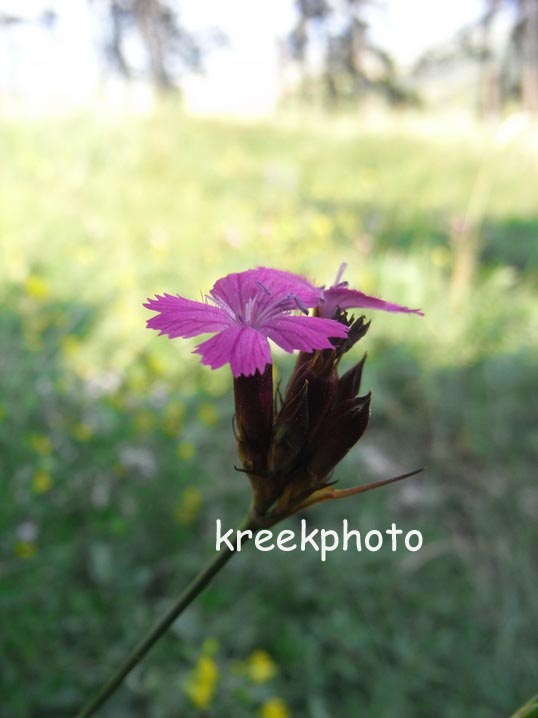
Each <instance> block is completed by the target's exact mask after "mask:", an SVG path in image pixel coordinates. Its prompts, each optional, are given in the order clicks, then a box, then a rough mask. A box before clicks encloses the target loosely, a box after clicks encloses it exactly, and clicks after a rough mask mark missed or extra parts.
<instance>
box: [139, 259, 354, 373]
mask: <svg viewBox="0 0 538 718" xmlns="http://www.w3.org/2000/svg"><path fill="white" fill-rule="evenodd" d="M319 299H320V290H319V289H317V288H316V287H314V286H313V285H312V284H310V282H308V281H307V280H306V279H304V278H303V277H300V276H298V275H296V274H291V273H289V272H284V271H281V270H276V269H268V268H266V267H259V268H257V269H249V270H247V271H245V272H238V273H234V274H229V275H228V276H226V277H223V278H222V279H219V280H218V281H217V282H216V283H215V285H214V286H213V289H212V290H211V291H210V293H209V296H206V301H205V302H195V301H192V300H190V299H185V298H184V297H180V296H179V295H171V294H164V295H162V296H159V295H157V296H156V298H155V299H148V301H147V303H146V304H144V306H145V307H146V308H147V309H151V310H153V311H156V312H158V314H156V315H155V316H154V317H152V318H151V319H149V320H148V322H147V326H148V328H150V329H156V330H158V331H159V333H160V334H166V335H167V336H168V337H170V339H175V338H176V337H183V338H184V339H187V338H189V337H194V336H197V335H199V334H206V333H212V332H215V335H214V336H213V337H211V338H210V339H208V340H207V341H205V342H202V343H201V344H199V345H198V346H197V347H196V349H195V353H196V354H200V355H201V356H202V364H205V365H207V366H210V367H211V368H212V369H218V368H219V367H221V366H223V365H224V364H228V363H229V364H230V366H231V369H232V373H233V375H234V376H235V377H238V376H241V375H243V376H250V375H252V374H254V373H255V372H256V371H259V372H260V373H263V371H264V369H265V367H266V366H267V364H270V363H271V352H270V349H269V342H268V339H271V340H272V341H274V342H275V344H277V345H278V346H280V347H281V348H282V349H284V350H285V351H287V352H292V351H293V350H295V349H298V350H300V351H303V352H311V351H313V350H315V349H333V348H334V346H333V344H332V343H331V342H330V340H329V337H333V338H344V337H346V336H347V332H348V328H347V327H346V326H344V325H343V324H341V323H340V322H337V321H333V320H332V319H326V318H321V317H311V316H310V317H309V316H304V315H305V314H306V315H307V314H308V307H314V306H316V305H317V303H318V302H319ZM298 309H299V310H300V311H301V312H303V316H300V315H296V314H294V312H295V311H296V310H298Z"/></svg>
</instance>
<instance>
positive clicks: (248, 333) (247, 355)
mask: <svg viewBox="0 0 538 718" xmlns="http://www.w3.org/2000/svg"><path fill="white" fill-rule="evenodd" d="M194 353H195V354H201V356H202V364H204V365H206V366H210V367H211V368H212V369H218V368H219V367H221V366H224V364H228V363H229V364H230V366H231V369H232V374H233V375H234V376H236V377H237V376H241V375H243V376H250V375H251V374H255V373H256V370H258V371H259V372H260V374H262V373H263V370H264V369H265V367H266V366H267V364H270V363H271V352H270V350H269V343H268V341H267V339H266V338H265V336H263V334H260V332H258V331H256V330H255V329H252V327H247V326H244V325H243V326H240V325H235V326H230V327H228V328H227V329H224V330H223V331H222V332H219V334H215V336H214V337H211V339H208V340H207V341H205V342H203V343H202V344H199V345H198V346H197V347H196V349H195V351H194Z"/></svg>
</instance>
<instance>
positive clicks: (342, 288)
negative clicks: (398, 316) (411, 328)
mask: <svg viewBox="0 0 538 718" xmlns="http://www.w3.org/2000/svg"><path fill="white" fill-rule="evenodd" d="M346 266H347V265H346V264H342V265H341V266H340V269H339V270H338V274H337V275H336V279H335V283H334V284H333V285H332V287H329V289H323V288H322V290H321V298H320V300H319V304H318V312H319V316H320V317H326V318H332V317H334V316H335V314H336V311H337V309H342V310H343V309H351V308H354V309H355V308H356V309H382V310H383V311H385V312H404V313H405V314H420V316H424V313H423V312H422V311H421V310H420V309H408V308H407V307H402V306H401V305H399V304H393V303H392V302H385V301H383V300H382V299H377V297H370V296H369V295H368V294H364V292H359V290H358V289H348V282H342V281H340V280H341V279H342V275H343V273H344V271H345V269H346Z"/></svg>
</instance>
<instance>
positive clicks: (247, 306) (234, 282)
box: [144, 264, 422, 525]
mask: <svg viewBox="0 0 538 718" xmlns="http://www.w3.org/2000/svg"><path fill="white" fill-rule="evenodd" d="M345 268H346V265H345V264H343V265H342V266H341V267H340V269H339V271H338V274H337V276H336V280H335V283H334V284H333V285H332V286H330V287H329V288H325V287H324V286H323V287H316V286H315V285H314V284H312V283H311V282H310V281H308V280H307V279H305V278H304V277H301V276H299V275H297V274H292V273H290V272H284V271H281V270H276V269H268V268H266V267H259V268H258V269H250V270H247V271H245V272H239V273H235V274H229V275H228V276H226V277H223V278H222V279H219V280H218V281H217V282H216V283H215V285H214V287H213V289H212V290H211V292H210V293H209V295H208V296H206V298H205V302H195V301H192V300H190V299H185V298H183V297H180V296H178V295H176V296H172V295H170V294H164V295H163V296H157V297H156V299H150V300H148V302H147V304H145V305H144V306H146V307H147V308H148V309H152V310H154V311H156V312H158V313H157V314H156V315H155V316H154V317H152V318H151V319H149V321H148V327H150V328H151V329H157V330H159V331H160V333H161V334H166V335H168V336H169V337H170V338H172V339H173V338H175V337H184V338H188V337H193V336H196V335H198V334H203V333H207V332H212V333H214V336H213V337H211V338H210V339H208V340H206V341H204V342H203V343H201V344H199V345H198V346H197V348H196V349H195V352H196V353H198V354H201V356H202V364H207V365H209V366H210V367H211V368H212V369H217V368H219V367H221V366H223V365H224V364H227V363H229V364H230V366H231V369H232V373H233V375H234V396H235V410H236V411H235V434H236V439H237V444H238V452H239V457H240V459H241V463H242V469H241V470H242V471H244V472H245V473H246V474H247V475H248V477H249V479H250V482H251V484H252V488H253V494H254V499H253V507H252V512H253V515H254V516H255V517H256V521H258V522H259V523H260V524H262V523H263V524H264V525H272V524H273V523H276V522H278V521H281V520H282V519H283V518H286V516H289V515H291V514H293V513H295V512H296V511H299V510H301V509H303V508H306V507H307V506H310V505H312V504H313V503H317V502H319V501H324V500H326V499H333V498H339V497H341V496H349V495H351V494H353V493H359V492H360V491H364V490H367V489H368V488H373V485H367V486H359V487H355V488H353V489H346V490H343V491H341V490H336V489H334V488H333V487H332V481H331V473H332V471H333V469H334V468H335V466H336V465H337V464H338V463H339V461H340V460H341V459H342V458H343V457H344V456H345V454H346V453H347V452H348V451H349V450H350V449H351V448H352V447H353V446H354V445H355V444H356V443H357V441H358V440H359V439H360V437H361V436H362V434H363V433H364V431H365V430H366V428H367V426H368V421H369V417H370V394H369V393H368V394H365V395H364V396H359V388H360V383H361V375H362V369H363V365H364V360H365V357H363V358H362V359H361V360H360V361H359V362H358V363H357V364H356V365H355V366H354V367H352V368H351V369H349V370H348V371H347V372H345V373H343V374H342V375H341V376H339V375H338V371H337V370H338V368H339V364H340V360H341V358H342V356H343V355H344V354H345V353H346V352H348V351H349V350H350V349H351V348H352V347H353V346H354V345H355V344H356V343H357V342H358V341H359V340H360V339H361V338H362V337H363V336H364V335H365V334H366V332H367V330H368V327H369V323H366V322H365V321H364V317H363V316H361V317H359V318H358V319H355V317H353V316H348V313H347V310H348V309H351V308H364V309H381V310H384V311H388V312H400V313H405V314H422V312H421V311H420V310H419V309H409V308H407V307H404V306H401V305H399V304H393V303H391V302H385V301H383V300H382V299H378V298H376V297H372V296H369V295H367V294H364V293H363V292H360V291H358V290H355V289H350V288H349V286H348V283H347V282H345V281H342V274H343V272H344V270H345ZM309 309H311V310H312V313H311V314H310V315H309ZM269 339H271V340H272V341H273V342H274V343H275V344H277V345H278V346H280V347H281V348H282V349H284V350H285V351H287V352H292V351H293V350H294V349H297V350H299V354H298V357H297V362H296V365H295V369H294V371H293V373H292V375H291V377H290V380H289V382H288V386H287V389H286V391H285V393H284V397H283V398H282V397H281V396H280V393H279V392H277V396H276V397H274V395H273V377H272V367H271V353H270V349H269V342H268V340H269ZM399 478H400V477H399ZM381 483H384V482H381Z"/></svg>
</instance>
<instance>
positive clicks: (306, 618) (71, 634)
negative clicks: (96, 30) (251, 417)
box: [0, 109, 538, 718]
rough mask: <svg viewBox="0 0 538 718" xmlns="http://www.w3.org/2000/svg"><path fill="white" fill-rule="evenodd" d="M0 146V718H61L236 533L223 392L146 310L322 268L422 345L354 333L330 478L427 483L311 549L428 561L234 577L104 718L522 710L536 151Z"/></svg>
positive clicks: (257, 130)
mask: <svg viewBox="0 0 538 718" xmlns="http://www.w3.org/2000/svg"><path fill="white" fill-rule="evenodd" d="M0 143H1V144H2V145H3V147H2V157H3V158H4V160H3V162H2V163H1V164H0V197H1V202H0V228H1V238H2V262H1V263H0V279H1V298H2V309H1V312H0V340H1V346H2V372H1V374H0V445H1V451H0V472H1V476H2V481H1V482H0V524H1V526H2V534H1V537H0V552H1V553H0V610H1V613H2V617H3V620H2V641H1V644H0V665H1V671H0V681H1V685H0V695H1V696H2V700H1V702H0V716H2V718H4V717H5V718H48V717H49V716H50V717H51V718H62V716H66V717H67V716H69V717H71V716H72V715H73V714H74V712H75V709H76V708H77V707H78V706H79V705H80V703H81V702H82V701H83V700H84V699H85V698H86V697H88V694H89V693H90V692H92V691H93V690H94V689H95V688H96V687H97V686H98V685H99V684H100V683H101V682H102V681H103V680H104V679H105V678H106V677H107V676H108V675H109V673H110V671H111V670H112V669H113V668H114V667H115V666H117V664H118V663H119V661H120V660H121V658H122V657H123V655H124V654H125V653H126V651H127V650H128V649H129V648H130V647H131V646H132V645H133V643H134V642H135V641H136V640H137V639H138V637H139V636H140V635H141V634H142V633H143V632H144V631H145V630H146V629H147V628H148V627H149V625H150V624H151V623H153V621H154V620H155V618H156V617H157V615H159V614H160V613H161V612H162V611H163V610H164V609H165V608H166V607H167V606H168V605H169V602H170V600H171V599H172V598H173V597H174V596H175V595H176V594H177V593H178V591H179V590H180V589H181V588H182V586H183V585H184V584H185V583H186V581H188V579H189V578H190V577H191V576H192V575H193V574H194V573H195V571H196V570H197V568H198V567H199V566H200V564H201V563H202V562H204V561H206V560H207V559H208V558H209V557H210V556H211V555H212V554H213V551H214V527H215V519H216V518H222V519H223V521H224V523H225V525H228V526H230V527H231V526H232V525H233V524H234V523H235V522H236V521H237V520H238V519H239V518H240V517H241V516H242V514H243V513H244V510H245V509H246V507H247V504H248V501H249V489H248V487H247V485H246V482H245V480H244V477H243V476H242V475H241V474H237V473H235V472H234V470H233V464H234V462H235V461H236V458H235V450H234V445H233V436H232V431H231V416H232V397H231V392H230V388H231V381H230V375H229V372H228V370H227V369H223V370H220V371H218V372H215V373H212V372H210V371H208V370H205V369H203V368H202V367H200V366H199V364H198V358H197V357H193V356H190V352H191V351H192V348H193V346H194V341H192V342H170V341H168V340H165V339H162V338H161V339H158V338H157V337H156V336H154V335H150V333H149V332H147V331H146V329H145V328H144V321H145V319H146V318H147V312H146V311H145V310H144V309H143V308H142V306H141V305H142V302H143V301H144V300H145V298H146V296H148V295H150V294H153V293H155V292H162V291H169V292H181V293H182V294H185V295H187V296H192V297H197V296H199V294H200V292H205V291H207V290H208V289H209V288H210V287H211V285H212V283H213V281H214V280H215V279H216V278H218V277H219V276H221V275H223V274H225V273H227V272H229V271H238V270H241V269H245V268H247V267H249V266H255V265H258V264H262V263H263V264H267V265H269V266H271V265H273V266H278V267H282V268H286V269H291V270H295V271H302V272H306V273H308V274H309V275H310V276H311V277H313V278H315V279H317V280H319V281H320V282H328V281H330V280H331V279H332V276H333V274H334V273H336V270H337V268H338V265H339V264H340V262H342V261H348V262H349V265H350V266H349V274H348V279H349V280H350V281H351V282H352V283H353V284H354V285H356V286H359V287H360V288H362V289H363V290H364V291H367V292H375V293H379V294H380V295H381V296H383V297H384V298H387V299H389V300H394V301H398V302H401V303H403V304H406V305H408V306H421V307H423V308H424V309H425V311H426V317H425V318H424V319H418V318H416V317H405V316H404V317H402V316H389V315H381V314H376V315H375V316H373V317H372V318H373V320H374V321H373V324H372V329H371V331H370V333H369V334H368V337H367V338H366V339H365V340H364V342H363V344H364V348H365V349H367V350H368V354H369V358H368V362H367V365H366V366H367V368H366V371H365V383H366V388H368V387H370V386H371V387H372V389H373V393H374V399H373V415H372V420H371V426H370V429H369V431H368V432H367V435H366V436H365V438H364V439H363V440H362V441H361V445H360V447H359V448H358V449H357V450H356V451H354V452H352V454H351V456H349V457H347V458H346V460H345V461H344V463H343V464H342V466H341V468H340V470H339V471H338V476H337V478H338V479H340V480H341V482H342V485H345V484H346V483H348V484H351V482H352V481H353V482H356V480H357V476H359V478H360V479H361V480H364V481H367V480H370V479H373V478H383V477H385V476H387V475H389V474H393V473H399V472H401V471H404V470H408V469H412V468H415V467H416V466H419V465H422V464H425V465H426V467H427V470H426V472H425V475H424V476H423V478H420V479H413V480H412V482H410V483H408V484H406V485H402V486H398V487H391V488H390V489H384V490H382V491H379V492H376V493H375V494H371V495H368V496H365V497H364V498H361V499H360V500H355V501H354V500H349V501H348V502H339V503H335V505H331V506H323V507H319V508H318V509H315V510H312V511H311V512H310V514H309V523H310V524H311V525H312V526H315V525H318V526H323V527H331V526H333V525H336V524H337V523H338V524H339V525H341V521H342V519H343V518H348V519H349V521H350V524H352V525H353V526H356V527H359V528H361V529H364V530H368V529H369V528H380V529H384V528H385V527H387V526H389V525H390V523H391V522H392V521H396V522H397V523H398V524H399V525H400V526H401V527H402V528H404V529H405V530H409V529H411V528H417V529H419V530H421V531H422V532H423V534H424V537H425V544H424V547H423V549H422V550H421V551H420V552H419V553H418V554H405V553H401V552H400V553H396V554H392V553H391V552H390V549H388V550H386V551H385V549H383V550H381V551H380V552H379V553H375V554H374V553H372V554H367V553H363V554H357V555H354V554H350V553H349V552H348V553H345V554H344V553H342V552H335V553H334V554H331V555H330V556H329V559H328V561H327V562H326V563H325V564H323V565H322V564H321V563H320V561H319V557H318V556H317V555H316V554H311V553H304V554H297V553H294V554H293V555H291V556H290V555H286V554H280V553H272V554H267V555H264V556H263V557H262V558H260V556H258V555H255V551H254V549H252V550H250V551H249V550H247V551H245V552H244V553H242V554H241V556H238V557H237V558H235V560H234V561H233V562H232V563H231V564H230V565H229V566H228V567H227V568H226V573H225V574H223V575H222V576H220V577H219V578H218V579H217V580H216V581H215V583H214V584H213V585H212V586H211V587H210V588H209V589H208V590H207V591H206V592H205V593H204V594H203V595H202V597H201V599H200V600H199V601H198V602H197V603H196V604H195V605H193V606H192V607H191V608H190V609H189V611H188V612H187V613H186V614H185V616H184V617H182V618H181V620H180V621H178V623H177V625H175V626H174V628H173V630H172V631H171V632H170V634H169V635H168V636H167V637H166V638H165V639H164V640H163V641H162V642H161V643H160V644H159V646H158V647H156V648H155V649H154V650H153V652H152V653H151V654H150V656H149V657H148V658H147V659H146V660H145V661H144V663H143V664H142V665H141V666H140V667H139V668H137V669H136V671H135V672H134V673H133V675H132V676H131V677H130V678H129V679H128V681H127V683H126V685H125V686H124V687H123V688H122V690H120V691H119V692H118V694H117V695H116V697H115V698H114V699H113V701H112V702H111V703H110V705H109V706H107V707H106V708H105V709H103V710H102V715H103V718H106V717H107V716H108V717H109V718H127V716H129V718H135V717H138V716H139V717H140V718H142V717H144V718H165V717H166V718H170V717H174V716H177V717H178V718H179V716H182V717H183V716H185V718H189V717H190V718H200V716H206V717H207V718H211V717H213V716H214V717H215V718H217V716H222V715H224V716H226V715H233V716H237V718H241V717H242V716H244V717H245V718H247V717H248V718H251V717H252V716H253V715H254V716H260V717H261V718H287V717H288V716H291V717H292V716H309V718H328V717H329V716H337V715H338V716H350V715H357V710H359V711H360V712H361V714H362V713H364V714H365V715H366V714H367V715H372V716H376V718H389V716H393V715H396V714H397V715H399V716H402V718H416V717H417V716H432V715H439V714H442V715H443V717H445V718H461V716H462V715H471V714H472V715H473V718H494V717H496V716H500V715H510V714H511V713H513V711H514V707H515V706H517V705H520V704H521V703H522V701H523V700H524V699H525V697H526V696H528V695H532V694H533V692H535V689H536V685H537V683H538V673H537V666H538V604H537V602H536V589H537V586H536V570H537V568H538V565H537V557H536V514H537V511H538V487H537V486H536V481H535V470H536V465H537V460H538V440H537V435H536V416H535V396H536V392H537V388H538V381H537V377H538V373H537V370H538V360H537V357H536V340H537V339H538V336H537V329H536V327H537V326H538V322H537V321H536V320H537V319H538V316H537V315H538V304H537V301H536V298H537V297H536V282H537V277H538V241H537V239H536V236H537V233H538V211H537V206H536V191H535V190H536V186H537V181H538V164H537V163H536V150H533V149H532V148H529V147H528V146H525V145H523V144H521V143H518V142H517V141H515V140H512V141H510V142H501V141H500V140H499V139H498V138H496V137H495V135H494V133H493V131H486V130H484V131H482V132H481V133H480V134H476V135H475V134H472V135H466V136H461V137H454V136H449V135H446V134H439V135H436V134H435V133H431V132H429V133H424V132H418V131H413V130H412V129H410V128H408V127H406V126H405V125H403V124H402V125H400V124H396V125H394V126H384V127H378V128H371V127H370V128H369V127H367V126H363V125H360V124H357V123H355V124H351V123H349V122H347V123H346V122H337V121H334V123H333V124H331V125H329V126H327V125H325V126H324V127H318V126H316V124H315V123H304V124H303V125H301V126H297V125H294V124H292V123H288V124H284V123H274V124H271V125H270V124H266V125H240V124H237V125H234V124H230V123H224V122H204V121H196V122H195V121H191V120H187V119H185V118H183V117H181V116H179V115H178V114H175V113H172V112H170V111H168V110H166V109H163V111H162V112H159V113H156V114H155V115H154V116H151V117H148V118H144V119H142V118H138V119H136V118H132V119H129V120H128V121H122V122H117V123H116V122H112V121H110V122H106V123H105V122H104V121H102V120H100V121H97V120H92V119H90V118H87V117H86V118H83V117H79V118H75V119H71V120H61V121H60V120H56V121H48V122H40V123H30V122H28V123H23V122H17V123H11V122H8V121H6V120H4V121H2V127H1V133H0ZM477 198H478V199H477ZM460 217H463V218H464V223H463V225H462V226H463V227H467V228H468V227H472V232H473V233H474V234H473V236H475V235H476V233H477V232H478V233H479V235H480V242H477V241H474V240H473V242H472V252H473V253H474V255H475V256H473V261H472V262H471V263H467V265H466V266H467V267H468V269H467V270H466V273H465V274H464V275H462V276H464V280H465V281H463V283H462V280H461V276H460V277H459V278H458V277H455V272H456V268H457V267H458V266H461V262H458V257H457V253H458V252H459V251H460V249H458V248H459V247H461V242H457V243H455V242H453V241H452V239H451V231H452V230H451V227H452V225H453V223H454V221H455V220H458V218H460ZM465 231H467V230H465ZM469 232H470V230H469ZM469 236H471V234H469ZM462 241H463V242H465V234H464V239H463V240H462ZM455 285H457V288H458V291H457V292H452V291H451V289H452V288H453V287H454V286H455ZM355 358H357V357H355ZM350 361H351V359H350ZM290 367H291V364H290V361H289V360H288V358H287V357H283V356H282V355H281V354H278V355H277V366H276V371H277V373H278V375H279V376H281V377H284V378H285V376H286V375H287V374H288V373H289V371H290ZM297 520H298V519H297ZM292 525H293V524H292Z"/></svg>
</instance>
